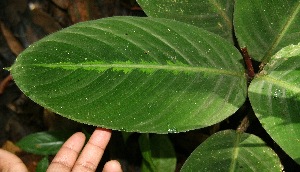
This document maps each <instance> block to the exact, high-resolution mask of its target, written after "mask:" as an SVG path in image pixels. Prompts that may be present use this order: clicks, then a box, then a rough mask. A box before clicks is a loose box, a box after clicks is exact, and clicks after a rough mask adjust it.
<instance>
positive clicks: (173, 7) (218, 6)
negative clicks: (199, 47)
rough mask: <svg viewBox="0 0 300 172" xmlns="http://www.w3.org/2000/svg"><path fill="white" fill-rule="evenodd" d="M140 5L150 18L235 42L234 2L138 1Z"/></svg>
mask: <svg viewBox="0 0 300 172" xmlns="http://www.w3.org/2000/svg"><path fill="white" fill-rule="evenodd" d="M138 3H139V4H140V5H141V7H142V8H143V10H144V11H145V13H146V14H147V15H148V16H150V17H160V18H168V19H175V20H178V21H182V22H185V23H188V24H192V25H195V26H198V27H201V28H204V29H205V30H208V31H210V32H213V33H216V34H218V35H220V36H222V37H223V38H225V39H227V40H229V41H230V42H233V38H232V18H233V6H234V1H233V0H209V1H207V0H177V1H173V0H163V1H161V0H138Z"/></svg>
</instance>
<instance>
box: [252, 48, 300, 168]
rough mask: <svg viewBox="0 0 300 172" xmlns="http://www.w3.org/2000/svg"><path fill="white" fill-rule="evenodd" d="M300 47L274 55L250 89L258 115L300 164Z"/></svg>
mask: <svg viewBox="0 0 300 172" xmlns="http://www.w3.org/2000/svg"><path fill="white" fill-rule="evenodd" d="M299 59H300V44H298V45H290V46H287V47H285V48H283V49H282V50H280V51H279V52H278V53H277V54H275V55H274V56H273V57H272V59H271V61H270V62H269V64H267V65H266V66H265V68H264V70H263V71H262V72H261V74H260V75H258V76H257V77H256V78H255V79H254V80H253V82H252V83H251V84H250V87H249V98H250V102H251V105H252V107H253V109H254V112H255V114H256V116H257V117H258V119H259V121H260V122H261V123H262V125H263V127H264V128H265V129H266V131H267V132H268V133H269V135H270V136H271V137H272V138H273V139H274V140H275V141H276V143H278V144H279V146H280V147H281V148H282V149H283V150H284V151H285V152H286V153H287V154H288V155H289V156H291V157H292V158H293V159H294V160H295V161H296V162H297V163H299V154H300V152H299V151H298V150H299V146H298V145H299V144H297V143H298V142H299V137H300V135H299V133H300V127H299V121H300V118H299V108H300V100H299V97H300V96H299V94H300V88H299V84H300V80H299V69H300V66H299V63H300V61H299Z"/></svg>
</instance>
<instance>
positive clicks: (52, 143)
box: [17, 131, 71, 155]
mask: <svg viewBox="0 0 300 172" xmlns="http://www.w3.org/2000/svg"><path fill="white" fill-rule="evenodd" d="M69 136H71V134H69V133H65V132H61V131H51V132H38V133H33V134H30V135H28V136H26V137H24V138H22V139H21V140H20V141H19V142H18V143H17V145H18V146H19V147H20V148H21V149H22V150H24V151H26V152H29V153H33V154H37V155H54V154H56V153H57V151H58V150H59V149H60V147H61V146H62V144H63V143H64V142H65V141H66V140H67V138H68V137H69Z"/></svg>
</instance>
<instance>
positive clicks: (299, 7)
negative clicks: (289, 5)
mask: <svg viewBox="0 0 300 172" xmlns="http://www.w3.org/2000/svg"><path fill="white" fill-rule="evenodd" d="M299 11H300V3H298V4H297V5H296V7H295V8H294V10H292V13H291V15H289V18H288V20H287V21H286V23H285V24H284V25H283V26H284V27H283V28H282V29H281V30H280V32H279V33H278V34H277V37H276V38H275V39H274V41H273V43H272V46H271V48H270V49H269V51H268V52H267V53H266V55H265V56H264V57H263V60H262V61H263V62H265V63H266V62H268V61H269V60H270V58H271V56H272V53H274V52H273V51H274V49H276V48H277V46H278V44H279V43H280V41H281V40H282V38H283V37H284V36H285V33H286V32H287V30H288V29H289V27H290V26H291V24H292V23H293V20H294V19H295V17H296V15H297V14H298V13H299Z"/></svg>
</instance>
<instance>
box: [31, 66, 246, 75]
mask: <svg viewBox="0 0 300 172" xmlns="http://www.w3.org/2000/svg"><path fill="white" fill-rule="evenodd" d="M26 66H28V67H30V66H40V67H46V68H62V69H68V70H76V69H86V70H99V71H103V70H107V69H117V70H118V69H119V70H124V69H128V70H134V69H140V70H147V69H148V70H151V71H153V72H154V71H156V70H166V71H174V72H176V73H177V72H186V73H199V72H206V73H212V74H220V75H222V74H223V75H231V76H238V77H244V76H245V75H244V73H242V72H236V71H229V70H225V69H216V68H207V67H199V66H179V65H160V64H126V63H125V64H123V63H112V64H84V63H78V64H75V63H74V64H63V63H53V64H31V65H26Z"/></svg>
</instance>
